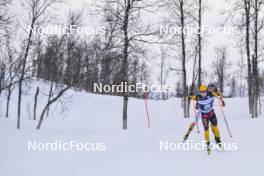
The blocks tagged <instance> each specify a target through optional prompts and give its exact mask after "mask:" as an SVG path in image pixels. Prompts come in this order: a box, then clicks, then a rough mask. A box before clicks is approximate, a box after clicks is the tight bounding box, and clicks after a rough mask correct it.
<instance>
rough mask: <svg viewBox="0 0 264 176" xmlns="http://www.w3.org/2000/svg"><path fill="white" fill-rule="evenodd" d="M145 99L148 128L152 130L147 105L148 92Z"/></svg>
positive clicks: (145, 93)
mask: <svg viewBox="0 0 264 176" xmlns="http://www.w3.org/2000/svg"><path fill="white" fill-rule="evenodd" d="M144 99H145V108H146V113H147V121H148V128H150V118H149V112H148V104H147V99H148V94H147V92H144Z"/></svg>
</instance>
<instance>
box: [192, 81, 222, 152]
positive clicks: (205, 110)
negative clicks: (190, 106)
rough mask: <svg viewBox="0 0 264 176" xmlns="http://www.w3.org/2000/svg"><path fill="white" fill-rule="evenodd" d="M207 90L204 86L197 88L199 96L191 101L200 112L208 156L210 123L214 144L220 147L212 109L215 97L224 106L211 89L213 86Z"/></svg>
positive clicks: (193, 97) (215, 92)
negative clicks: (193, 101) (194, 102)
mask: <svg viewBox="0 0 264 176" xmlns="http://www.w3.org/2000/svg"><path fill="white" fill-rule="evenodd" d="M208 88H210V90H209V89H207V86H206V85H201V86H200V88H199V94H198V95H195V96H192V97H191V99H192V100H195V101H196V107H195V108H196V109H199V110H200V112H201V117H202V122H203V126H204V138H205V141H206V143H207V151H208V154H210V152H211V151H210V147H209V145H210V136H209V123H211V129H212V131H213V133H214V136H215V141H216V143H217V144H218V145H219V146H221V140H220V132H219V129H218V126H217V118H216V114H215V112H214V109H213V103H214V99H215V97H217V98H220V100H221V101H222V105H223V106H225V103H224V101H223V99H222V98H221V96H220V94H219V92H218V91H215V89H212V88H213V86H211V85H209V87H208Z"/></svg>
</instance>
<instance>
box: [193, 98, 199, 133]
mask: <svg viewBox="0 0 264 176" xmlns="http://www.w3.org/2000/svg"><path fill="white" fill-rule="evenodd" d="M193 110H194V115H195V123H196V128H197V133H200V130H199V124H198V115H199V111H196V109H195V105H194V103H193Z"/></svg>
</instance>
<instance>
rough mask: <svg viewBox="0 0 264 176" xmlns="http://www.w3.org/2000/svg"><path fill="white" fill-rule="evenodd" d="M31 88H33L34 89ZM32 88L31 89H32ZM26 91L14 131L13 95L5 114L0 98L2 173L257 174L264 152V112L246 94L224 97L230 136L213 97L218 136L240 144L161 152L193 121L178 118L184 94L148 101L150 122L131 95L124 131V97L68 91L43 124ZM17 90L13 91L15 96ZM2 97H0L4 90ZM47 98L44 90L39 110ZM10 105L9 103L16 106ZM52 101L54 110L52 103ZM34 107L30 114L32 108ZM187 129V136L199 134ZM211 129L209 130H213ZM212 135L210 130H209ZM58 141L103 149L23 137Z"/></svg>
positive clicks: (194, 138)
mask: <svg viewBox="0 0 264 176" xmlns="http://www.w3.org/2000/svg"><path fill="white" fill-rule="evenodd" d="M32 90H33V89H32ZM32 92H33V91H32ZM32 92H31V91H29V92H27V95H26V96H24V97H23V98H24V100H23V101H24V104H25V105H27V106H28V107H29V108H27V107H24V108H23V109H25V111H24V112H23V119H22V123H21V126H22V129H21V130H16V126H15V125H16V108H15V107H16V106H15V103H16V100H15V98H14V99H13V100H12V102H11V107H12V108H11V111H12V112H11V116H10V118H8V119H6V118H4V117H3V116H4V107H5V101H4V100H1V118H0V137H1V140H0V156H1V157H0V165H1V169H0V175H1V176H28V175H38V176H48V175H49V176H55V175H62V176H73V175H74V176H88V175H93V176H107V175H109V176H110V175H111V176H135V175H138V176H143V175H144V176H146V175H147V176H161V175H167V176H172V175H184V176H185V175H186V176H193V175H195V176H207V175H208V176H209V175H214V176H227V175H238V176H249V175H250V176H259V173H262V170H263V169H262V168H263V167H262V160H263V159H262V158H263V156H264V142H263V140H262V138H263V133H264V130H263V115H262V116H261V117H260V118H257V119H251V118H250V116H249V114H248V107H247V99H246V98H232V99H225V101H226V108H225V109H224V113H225V115H226V117H227V120H228V122H229V125H230V128H231V131H232V133H233V137H232V138H230V137H229V134H228V131H227V128H226V126H225V122H224V120H223V115H222V113H221V111H220V107H219V106H218V105H217V103H216V104H215V110H216V115H217V117H218V121H219V127H220V132H221V136H222V141H223V142H230V143H231V142H235V143H237V144H238V147H239V148H238V150H237V151H212V154H211V155H207V153H206V151H172V150H169V151H164V150H160V141H168V142H171V143H173V142H174V143H180V142H182V140H183V136H184V134H185V133H186V131H187V129H188V127H189V125H190V123H191V122H193V121H194V114H193V107H192V106H191V109H190V112H191V118H183V115H182V108H181V100H180V99H177V98H171V99H169V100H166V101H155V100H149V101H148V109H149V115H150V125H151V128H150V129H149V128H147V120H146V111H145V106H144V101H143V100H139V99H134V98H130V99H129V105H128V108H129V109H128V130H126V131H123V130H122V98H121V97H114V96H103V95H95V94H88V93H84V92H74V91H70V92H69V93H67V97H66V98H67V99H68V100H69V101H68V102H67V104H66V106H67V107H68V110H67V111H65V112H64V113H63V114H61V111H62V109H61V106H60V104H58V105H54V106H53V108H52V114H51V115H50V116H49V117H47V118H45V121H44V123H43V126H42V128H41V129H40V130H36V129H35V128H36V125H37V121H33V120H32V115H30V113H29V112H30V111H32V108H31V107H32V106H33V105H32V103H33V101H32V100H33V96H34V93H32ZM14 96H15V95H14ZM1 98H2V97H1ZM45 102H46V99H44V98H43V97H42V99H41V101H40V104H39V108H38V114H39V113H40V110H41V107H43V105H44V103H45ZM13 107H14V108H13ZM55 107H56V109H55ZM31 114H32V113H31ZM199 129H200V131H201V132H200V133H199V134H198V133H197V129H196V127H195V129H194V130H193V131H192V133H191V134H190V136H189V140H191V141H192V142H200V141H203V129H202V124H201V121H199ZM210 132H211V131H210ZM210 136H211V140H212V141H213V135H212V133H211V134H210ZM56 140H61V141H64V142H67V141H78V142H83V143H86V142H91V143H105V150H103V151H29V150H28V141H38V142H53V141H56Z"/></svg>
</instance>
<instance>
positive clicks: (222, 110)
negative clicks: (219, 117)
mask: <svg viewBox="0 0 264 176" xmlns="http://www.w3.org/2000/svg"><path fill="white" fill-rule="evenodd" d="M217 99H218V104H219V105H220V106H221V112H222V114H223V117H224V120H225V124H226V127H227V130H228V133H229V135H230V137H232V134H231V130H230V128H229V125H228V123H227V120H226V116H225V113H224V107H223V106H222V104H221V102H220V99H219V98H217Z"/></svg>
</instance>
